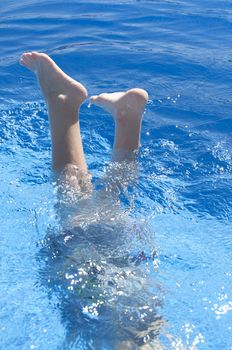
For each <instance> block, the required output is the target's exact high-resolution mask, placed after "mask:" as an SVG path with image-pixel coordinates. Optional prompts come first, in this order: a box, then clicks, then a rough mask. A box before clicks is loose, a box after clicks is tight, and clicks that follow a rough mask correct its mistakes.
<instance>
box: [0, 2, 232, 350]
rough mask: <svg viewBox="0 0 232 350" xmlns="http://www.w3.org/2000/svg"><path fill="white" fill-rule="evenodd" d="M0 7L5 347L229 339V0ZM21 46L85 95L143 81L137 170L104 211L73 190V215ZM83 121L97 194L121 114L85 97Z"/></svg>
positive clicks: (0, 299) (0, 259)
mask: <svg viewBox="0 0 232 350" xmlns="http://www.w3.org/2000/svg"><path fill="white" fill-rule="evenodd" d="M0 14H1V19H0V43H1V58H0V76H1V83H0V152H1V162H0V167H1V171H0V196H1V209H0V220H1V235H0V264H1V270H0V271H1V272H0V291H1V296H0V349H4V350H5V349H7V350H8V349H9V350H15V349H20V350H26V349H40V350H47V349H49V350H55V349H78V350H79V349H80V350H82V349H97V350H98V349H99V350H105V349H107V350H112V349H116V348H118V349H126V346H129V345H130V346H131V348H133V349H138V348H139V347H141V346H142V345H143V344H145V343H148V344H153V345H152V346H153V348H154V349H181V350H182V349H191V350H193V349H203V350H206V349H207V350H208V349H213V350H218V349H220V350H221V349H223V350H224V349H226V350H227V349H232V294H231V291H232V252H231V251H232V249H231V248H232V236H231V234H232V229H231V214H232V181H231V179H232V177H231V175H232V146H231V141H232V140H231V131H232V121H231V119H232V117H231V103H232V91H231V90H232V78H231V68H232V59H231V47H232V40H231V37H232V2H231V1H230V0H221V1H215V0H211V1H208V0H206V1H203V2H200V1H199V0H193V1H187V0H176V1H175V0H170V1H165V0H164V1H160V0H155V1H152V0H141V1H135V0H121V1H118V2H112V1H104V0H102V1H99V2H98V1H95V0H93V1H88V0H86V1H82V0H80V1H67V2H65V3H64V2H62V1H59V0H58V1H53V0H51V1H49V0H47V1H43V0H42V1H39V2H37V1H35V0H21V1H11V0H5V1H2V2H1V3H0ZM29 50H39V51H44V52H46V53H48V54H49V55H51V57H52V58H53V59H54V60H55V61H56V62H57V63H58V64H59V65H60V66H61V68H62V69H63V70H64V71H65V72H67V73H68V74H69V75H71V76H72V77H74V78H75V79H78V80H79V81H81V82H82V83H83V84H85V85H86V86H87V88H88V90H89V93H90V94H91V95H92V94H98V93H100V92H104V91H120V90H126V89H129V88H132V87H135V86H138V87H142V88H144V89H146V90H147V91H148V92H149V98H150V100H149V103H148V105H147V108H146V112H145V115H144V122H143V128H142V140H141V141H142V147H141V150H140V154H139V157H138V170H137V174H136V171H135V169H128V170H129V172H130V174H134V181H133V183H130V184H129V186H128V187H127V186H124V188H122V189H120V190H118V192H117V193H116V194H114V195H113V197H110V198H105V197H104V195H103V197H101V206H99V210H97V211H96V210H95V211H94V210H93V205H92V204H91V205H86V201H85V199H82V200H81V201H77V202H76V203H74V204H73V203H72V206H71V207H70V208H69V209H70V212H72V218H75V220H76V221H75V220H74V221H75V224H73V227H71V228H70V227H65V225H64V222H62V220H61V219H62V215H63V214H64V213H61V212H60V207H59V206H58V205H57V193H56V190H57V189H56V186H55V184H54V178H53V176H52V173H51V168H50V163H51V160H50V154H51V143H50V135H49V124H48V118H47V111H46V106H45V104H44V102H43V99H42V97H41V95H40V92H39V89H38V87H37V84H36V80H35V78H34V76H33V75H32V74H31V73H30V72H29V71H27V70H26V69H24V68H23V67H21V66H19V64H18V58H19V56H20V54H21V53H22V52H24V51H29ZM80 118H81V128H82V134H83V143H84V149H85V153H86V157H87V162H88V165H89V169H90V171H91V173H92V175H93V183H94V185H95V187H96V188H97V192H96V196H101V193H102V192H101V191H102V190H104V186H105V183H104V181H103V182H102V181H101V179H102V178H103V177H104V176H105V175H106V173H107V169H108V167H109V166H110V155H111V148H112V142H113V132H114V125H113V122H112V119H111V117H110V116H109V115H108V114H107V113H105V112H103V111H102V110H100V109H98V108H96V107H94V106H92V107H91V108H88V101H87V102H86V103H85V104H84V105H83V106H82V108H81V115H80ZM114 170H115V169H114ZM125 170H126V169H121V170H120V171H125ZM116 171H117V169H116ZM118 198H119V200H120V203H119V201H118V200H117V199H118ZM94 200H95V199H94ZM109 201H110V203H109ZM91 203H92V202H91ZM98 203H99V202H98ZM75 209H76V210H77V212H78V215H77V216H76V217H75V216H74V215H73V212H75ZM66 214H67V213H66ZM126 344H127V345H126ZM128 344H129V345H128Z"/></svg>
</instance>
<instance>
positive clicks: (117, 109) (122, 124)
mask: <svg viewBox="0 0 232 350" xmlns="http://www.w3.org/2000/svg"><path fill="white" fill-rule="evenodd" d="M147 100H148V94H147V92H146V91H145V90H142V89H132V90H129V91H127V92H114V93H111V94H108V93H103V94H101V95H98V96H92V97H91V102H92V103H93V104H96V105H97V106H99V107H102V108H103V109H105V110H107V111H108V112H110V113H111V114H112V115H113V118H114V121H115V138H114V148H113V160H127V159H133V158H134V151H135V150H137V149H138V147H139V146H140V132H141V121H142V115H143V111H144V106H145V104H146V102H147Z"/></svg>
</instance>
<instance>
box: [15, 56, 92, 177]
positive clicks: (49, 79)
mask: <svg viewBox="0 0 232 350" xmlns="http://www.w3.org/2000/svg"><path fill="white" fill-rule="evenodd" d="M20 64H21V65H23V66H25V67H27V68H28V69H30V70H31V71H33V72H34V73H35V74H36V76H37V79H38V82H39V84H40V87H41V90H42V93H43V95H44V98H45V100H46V102H47V106H48V114H49V120H50V127H51V136H52V162H53V168H54V169H55V170H62V169H64V168H65V166H67V165H69V164H72V165H75V166H77V167H78V169H80V170H81V171H82V172H83V173H87V166H86V162H85V157H84V153H83V147H82V141H81V135H80V126H79V117H78V112H79V108H80V106H81V104H82V102H83V101H84V100H85V98H86V96H87V91H86V89H85V87H84V86H83V85H81V84H80V83H78V82H77V81H75V80H73V79H72V78H70V77H69V76H68V75H66V74H65V73H64V72H63V71H62V70H61V69H60V68H59V67H58V66H57V65H56V64H55V62H54V61H53V60H52V59H51V58H50V57H49V56H47V55H46V54H44V53H38V52H28V53H24V54H23V55H22V57H21V59H20Z"/></svg>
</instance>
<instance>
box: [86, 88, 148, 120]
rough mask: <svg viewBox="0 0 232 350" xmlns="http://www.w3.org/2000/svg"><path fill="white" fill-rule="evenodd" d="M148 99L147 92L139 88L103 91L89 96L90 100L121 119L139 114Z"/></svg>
mask: <svg viewBox="0 0 232 350" xmlns="http://www.w3.org/2000/svg"><path fill="white" fill-rule="evenodd" d="M147 100H148V93H147V92H146V91H145V90H143V89H139V88H135V89H131V90H128V91H126V92H113V93H103V94H100V95H96V96H91V97H90V102H91V103H92V104H95V105H97V106H99V107H101V108H103V109H105V110H106V111H108V112H110V113H111V114H112V115H113V116H114V118H116V119H121V118H125V117H126V116H131V115H134V116H136V115H141V114H142V113H143V110H144V107H145V105H146V103H147Z"/></svg>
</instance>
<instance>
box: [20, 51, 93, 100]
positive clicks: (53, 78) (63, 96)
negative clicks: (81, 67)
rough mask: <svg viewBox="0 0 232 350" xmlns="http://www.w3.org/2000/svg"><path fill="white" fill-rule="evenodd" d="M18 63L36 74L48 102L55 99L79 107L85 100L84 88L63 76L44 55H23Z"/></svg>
mask: <svg viewBox="0 0 232 350" xmlns="http://www.w3.org/2000/svg"><path fill="white" fill-rule="evenodd" d="M19 62H20V64H21V65H22V66H24V67H26V68H28V69H30V70H31V71H33V72H34V73H35V74H36V76H37V79H38V81H39V84H40V87H41V90H42V92H43V95H44V97H45V99H46V100H47V101H48V102H49V100H50V99H54V98H55V99H56V98H57V99H60V100H63V101H66V102H68V104H69V105H70V106H71V105H73V106H76V105H78V106H80V105H81V103H82V102H83V101H84V100H85V99H86V97H87V90H86V89H85V87H84V86H83V85H81V84H80V83H78V82H77V81H76V80H74V79H72V78H71V77H69V76H68V75H67V74H65V73H64V72H63V71H62V70H61V69H60V68H59V67H58V66H57V65H56V63H55V62H54V61H53V60H52V59H51V58H50V57H49V56H48V55H46V54H45V53H39V52H27V53H24V54H23V55H22V56H21V58H20V61H19Z"/></svg>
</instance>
